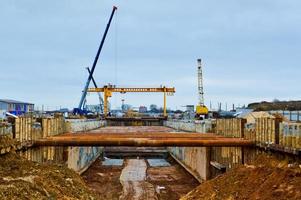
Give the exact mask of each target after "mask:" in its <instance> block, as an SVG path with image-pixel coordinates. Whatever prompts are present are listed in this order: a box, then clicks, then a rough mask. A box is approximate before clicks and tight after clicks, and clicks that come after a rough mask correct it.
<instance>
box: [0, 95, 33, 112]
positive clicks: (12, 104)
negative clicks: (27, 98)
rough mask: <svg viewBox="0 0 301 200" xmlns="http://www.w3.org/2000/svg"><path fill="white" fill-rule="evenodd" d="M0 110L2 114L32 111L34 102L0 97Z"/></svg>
mask: <svg viewBox="0 0 301 200" xmlns="http://www.w3.org/2000/svg"><path fill="white" fill-rule="evenodd" d="M0 110H1V113H2V115H3V113H4V112H9V113H11V114H14V115H22V114H24V113H27V112H32V111H33V110H34V104H32V103H27V102H21V101H16V100H11V99H0Z"/></svg>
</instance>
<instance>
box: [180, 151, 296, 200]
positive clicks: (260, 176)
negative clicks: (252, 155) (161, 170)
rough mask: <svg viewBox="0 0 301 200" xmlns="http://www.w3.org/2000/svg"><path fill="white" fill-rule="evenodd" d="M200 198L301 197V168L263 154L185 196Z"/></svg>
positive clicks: (282, 199)
mask: <svg viewBox="0 0 301 200" xmlns="http://www.w3.org/2000/svg"><path fill="white" fill-rule="evenodd" d="M196 199H205V200H211V199H212V200H213V199H217V200H219V199H227V200H232V199H233V200H234V199H235V200H236V199H250V200H251V199H252V200H253V199H258V200H259V199H260V200H275V199H277V200H289V199H294V200H297V199H298V200H299V199H301V169H300V165H299V164H296V163H295V164H288V163H287V161H286V160H277V159H276V158H274V157H271V156H259V157H258V159H257V160H256V161H255V162H254V163H252V164H250V165H244V166H241V167H239V168H237V169H233V170H231V171H229V172H227V173H225V174H223V175H220V176H218V177H216V178H214V179H212V180H210V181H206V182H204V183H203V184H201V185H200V186H199V187H197V188H196V189H194V190H193V191H191V192H190V193H189V194H187V195H186V196H185V197H183V198H182V200H196Z"/></svg>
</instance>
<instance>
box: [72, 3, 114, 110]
mask: <svg viewBox="0 0 301 200" xmlns="http://www.w3.org/2000/svg"><path fill="white" fill-rule="evenodd" d="M116 10H117V7H116V6H113V10H112V13H111V15H110V19H109V22H108V24H107V27H106V29H105V32H104V34H103V36H102V40H101V42H100V45H99V48H98V51H97V53H96V56H95V58H94V62H93V65H92V69H91V73H90V74H89V77H88V80H87V82H86V85H85V87H84V90H83V93H82V96H81V99H80V102H79V104H78V108H77V109H78V110H81V109H82V107H83V103H84V101H85V99H86V96H87V90H88V88H89V84H90V82H91V80H92V77H93V73H94V70H95V67H96V64H97V61H98V58H99V55H100V52H101V50H102V47H103V44H104V42H105V39H106V36H107V33H108V30H109V28H110V25H111V21H112V19H113V16H114V13H115V11H116Z"/></svg>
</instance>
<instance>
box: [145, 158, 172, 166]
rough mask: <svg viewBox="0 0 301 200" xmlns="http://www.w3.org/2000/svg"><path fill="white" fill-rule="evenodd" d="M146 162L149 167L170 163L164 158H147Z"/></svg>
mask: <svg viewBox="0 0 301 200" xmlns="http://www.w3.org/2000/svg"><path fill="white" fill-rule="evenodd" d="M147 162H148V164H149V165H150V166H151V167H170V166H171V165H170V163H169V162H167V161H166V160H165V159H147Z"/></svg>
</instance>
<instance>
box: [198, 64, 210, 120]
mask: <svg viewBox="0 0 301 200" xmlns="http://www.w3.org/2000/svg"><path fill="white" fill-rule="evenodd" d="M197 63H198V65H197V67H198V96H199V102H198V105H197V106H196V119H204V118H207V116H208V112H209V111H208V108H207V107H206V106H205V103H204V87H203V70H202V60H201V59H198V60H197Z"/></svg>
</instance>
